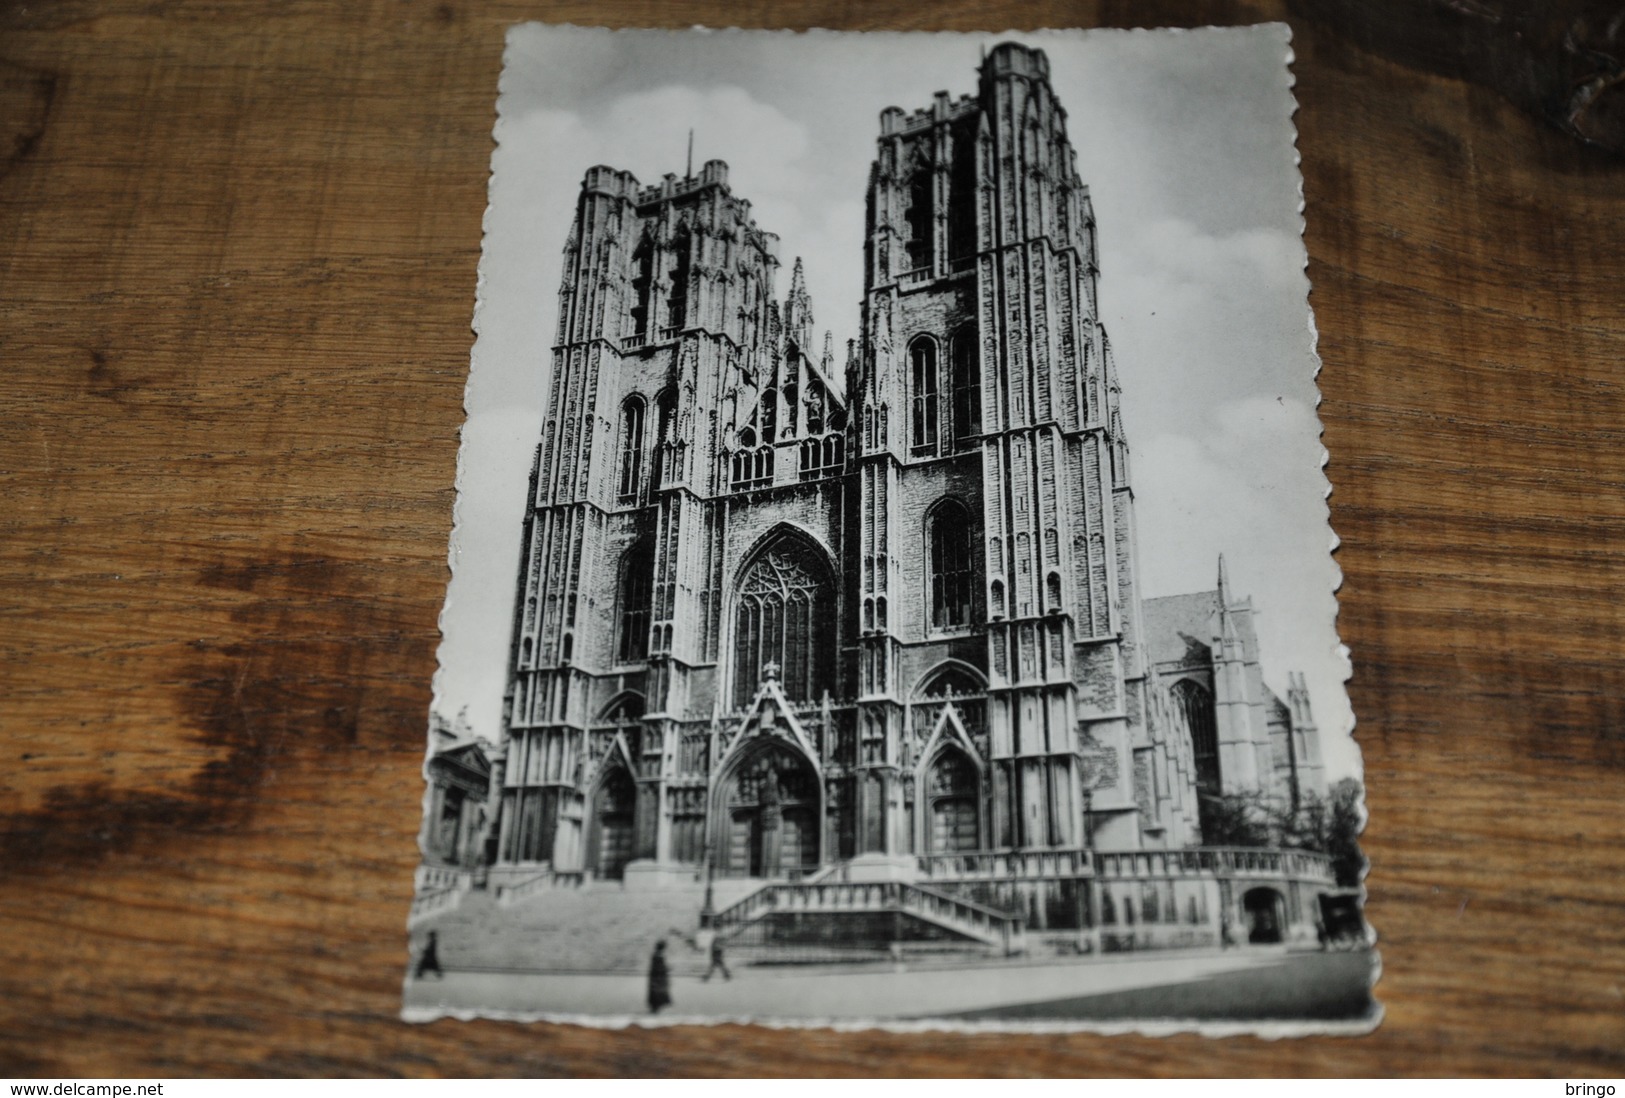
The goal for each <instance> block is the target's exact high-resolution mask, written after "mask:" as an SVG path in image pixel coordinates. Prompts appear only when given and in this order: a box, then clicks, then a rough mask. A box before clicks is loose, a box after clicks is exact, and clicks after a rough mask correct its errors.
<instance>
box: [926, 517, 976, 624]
mask: <svg viewBox="0 0 1625 1098" xmlns="http://www.w3.org/2000/svg"><path fill="white" fill-rule="evenodd" d="M971 534H972V526H971V519H970V512H969V511H967V510H965V507H964V505H963V504H961V503H959V502H958V501H957V500H946V501H944V502H942V503H940V504H938V505H937V507H936V508H935V509H934V510H933V511H932V512H931V519H930V534H929V536H930V543H931V627H932V628H933V629H958V628H961V627H963V626H967V625H969V624H970V613H971V584H972V583H974V582H975V578H976V572H975V569H974V568H973V567H972V564H971V546H972V544H973V542H972V538H971Z"/></svg>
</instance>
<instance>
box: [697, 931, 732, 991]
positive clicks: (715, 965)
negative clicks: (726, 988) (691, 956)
mask: <svg viewBox="0 0 1625 1098" xmlns="http://www.w3.org/2000/svg"><path fill="white" fill-rule="evenodd" d="M719 968H720V969H721V970H722V978H723V979H724V980H732V979H733V978H734V974H733V973H731V972H729V971H728V959H727V958H726V957H725V956H723V953H722V935H720V934H716V935H713V936H712V938H711V967H710V968H708V969H706V970H705V978H704V979H703V980H701V981H700V982H701V983H706V984H708V983H710V982H711V974H712V973H713V972H715V971H716V970H717V969H719Z"/></svg>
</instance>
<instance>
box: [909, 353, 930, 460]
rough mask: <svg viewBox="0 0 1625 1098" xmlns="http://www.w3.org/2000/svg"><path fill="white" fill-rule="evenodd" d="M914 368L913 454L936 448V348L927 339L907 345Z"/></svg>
mask: <svg viewBox="0 0 1625 1098" xmlns="http://www.w3.org/2000/svg"><path fill="white" fill-rule="evenodd" d="M908 357H909V362H910V364H911V365H912V367H913V371H912V372H913V382H914V404H913V408H914V416H913V428H914V434H913V440H912V441H913V443H914V450H915V452H916V453H927V452H933V451H935V450H936V448H937V344H936V341H935V340H933V339H932V338H931V337H930V336H919V337H918V338H916V339H915V340H914V342H913V343H910V344H909V345H908Z"/></svg>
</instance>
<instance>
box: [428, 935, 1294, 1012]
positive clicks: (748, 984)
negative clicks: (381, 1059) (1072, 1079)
mask: <svg viewBox="0 0 1625 1098" xmlns="http://www.w3.org/2000/svg"><path fill="white" fill-rule="evenodd" d="M1285 960H1286V955H1285V954H1284V953H1282V952H1278V951H1273V950H1271V951H1258V950H1231V951H1229V952H1224V953H1218V952H1215V953H1207V954H1189V953H1185V954H1180V955H1177V956H1168V955H1161V956H1154V957H1125V958H1122V959H1118V958H1103V959H1100V960H1091V959H1077V960H1073V959H1054V960H1050V961H1046V962H1044V963H1034V962H1025V963H1020V962H1018V963H1015V964H986V965H972V966H955V967H935V968H917V969H910V968H907V967H905V968H904V969H903V970H901V971H898V970H894V969H893V968H891V967H890V966H884V965H875V966H866V967H863V968H852V967H844V968H829V969H826V968H820V969H814V970H808V969H794V970H786V969H762V968H749V969H747V968H740V969H736V970H735V972H734V978H733V980H732V981H724V980H722V978H721V977H720V976H719V977H717V978H715V979H713V980H712V981H711V982H710V983H703V982H701V981H700V980H699V978H697V977H694V976H685V975H682V974H677V975H674V976H673V978H672V999H673V1000H674V1002H673V1005H672V1006H671V1007H670V1008H669V1009H668V1010H667V1011H666V1012H665V1013H664V1014H662V1016H661V1017H662V1019H663V1020H667V1021H669V1020H671V1019H673V1018H696V1019H716V1018H762V1019H767V1018H776V1019H824V1018H828V1019H845V1020H854V1019H866V1018H889V1019H906V1018H935V1017H942V1016H944V1015H949V1014H963V1013H967V1012H971V1011H984V1010H990V1009H995V1008H999V1007H1008V1006H1015V1005H1020V1004H1030V1003H1046V1002H1054V1001H1057V1000H1063V999H1077V998H1083V997H1087V996H1093V995H1104V994H1109V993H1113V992H1123V991H1131V990H1135V989H1140V988H1148V987H1157V986H1167V985H1172V984H1183V983H1190V982H1193V981H1196V980H1201V979H1204V978H1207V977H1211V976H1216V975H1220V974H1223V973H1228V972H1238V971H1242V970H1248V969H1257V968H1261V967H1269V966H1273V965H1279V964H1282V963H1284V962H1285ZM645 990H646V989H645V982H644V978H643V977H642V976H634V975H619V974H602V975H598V974H583V973H506V972H503V973H497V972H456V971H453V972H450V973H448V974H447V975H446V978H445V979H444V980H433V979H431V980H419V981H411V982H409V984H408V986H407V989H406V994H405V1007H406V1009H407V1011H408V1013H409V1015H410V1016H412V1017H414V1018H420V1017H425V1016H427V1017H433V1016H437V1015H439V1014H442V1013H455V1012H458V1011H470V1010H472V1011H478V1010H486V1011H499V1012H504V1013H518V1014H550V1015H561V1014H587V1015H622V1016H632V1017H634V1018H635V1017H637V1016H640V1015H645V1014H647V1011H648V1008H647V1006H646V1005H645V1002H644V995H645Z"/></svg>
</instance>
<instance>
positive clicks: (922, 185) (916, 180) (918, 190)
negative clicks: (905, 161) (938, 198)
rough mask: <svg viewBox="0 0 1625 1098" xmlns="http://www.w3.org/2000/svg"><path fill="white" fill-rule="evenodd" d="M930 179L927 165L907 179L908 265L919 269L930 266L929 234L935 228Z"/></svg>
mask: <svg viewBox="0 0 1625 1098" xmlns="http://www.w3.org/2000/svg"><path fill="white" fill-rule="evenodd" d="M931 180H932V173H931V169H930V168H929V167H921V168H918V169H916V170H915V172H914V174H913V175H911V176H910V177H909V180H908V213H907V214H906V215H904V216H905V220H906V221H907V223H908V266H909V269H910V270H915V271H917V270H920V269H921V268H924V267H930V266H931V256H932V252H931V236H932V232H933V230H934V228H935V226H934V225H933V218H932V216H931Z"/></svg>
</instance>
